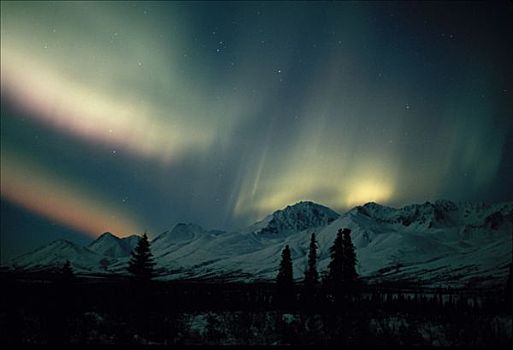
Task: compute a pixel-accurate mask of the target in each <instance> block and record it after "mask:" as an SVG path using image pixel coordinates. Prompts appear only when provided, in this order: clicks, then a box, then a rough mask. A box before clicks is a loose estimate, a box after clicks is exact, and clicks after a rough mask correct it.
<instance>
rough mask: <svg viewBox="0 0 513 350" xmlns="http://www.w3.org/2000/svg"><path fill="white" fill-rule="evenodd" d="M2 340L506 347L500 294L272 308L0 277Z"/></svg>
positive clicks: (253, 287)
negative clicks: (0, 291)
mask: <svg viewBox="0 0 513 350" xmlns="http://www.w3.org/2000/svg"><path fill="white" fill-rule="evenodd" d="M1 289H2V297H1V305H0V330H1V333H0V342H1V343H3V344H5V343H10V344H13V343H92V344H98V343H101V344H129V343H138V344H239V345H257V344H259V345H281V344H319V345H329V344H346V345H440V346H446V345H475V346H480V345H508V344H511V339H512V335H511V333H512V331H511V328H512V316H511V304H510V301H509V300H507V298H506V297H505V294H504V290H503V289H501V288H496V289H492V290H473V291H471V290H447V289H444V290H442V289H437V290H418V289H414V288H410V287H400V286H397V285H396V286H383V285H380V286H376V285H374V286H368V285H367V286H361V287H359V289H358V291H357V292H355V293H353V294H352V295H349V296H345V297H344V298H340V299H339V300H337V299H336V298H334V297H333V296H331V295H325V294H323V292H322V290H321V289H320V290H318V291H317V293H316V295H315V296H312V297H308V298H307V297H306V296H305V295H304V293H302V289H301V286H300V285H298V286H296V290H295V293H294V297H291V298H289V299H288V300H287V302H281V303H278V302H277V301H276V298H275V292H276V290H275V285H274V284H272V283H260V284H237V283H221V282H216V283H214V282H212V283H206V282H199V281H174V282H152V283H150V284H146V285H142V286H141V285H140V284H134V283H133V282H131V281H129V280H126V279H123V278H119V279H104V278H103V279H91V278H80V277H76V278H74V279H73V280H72V281H69V280H65V281H64V280H61V279H59V278H55V277H54V276H50V275H49V276H43V275H40V274H39V275H38V278H35V276H34V275H24V276H21V275H12V274H2V278H1Z"/></svg>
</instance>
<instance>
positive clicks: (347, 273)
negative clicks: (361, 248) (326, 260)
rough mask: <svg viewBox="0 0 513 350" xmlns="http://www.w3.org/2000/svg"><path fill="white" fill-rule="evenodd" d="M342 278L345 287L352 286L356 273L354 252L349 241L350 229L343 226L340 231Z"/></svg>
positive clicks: (356, 276)
mask: <svg viewBox="0 0 513 350" xmlns="http://www.w3.org/2000/svg"><path fill="white" fill-rule="evenodd" d="M342 250H343V259H342V261H343V263H342V265H343V266H342V279H343V281H344V285H345V286H346V289H348V288H351V289H352V288H353V287H354V284H355V281H356V279H357V278H358V274H357V273H356V253H355V249H354V245H353V242H352V241H351V230H350V229H348V228H345V229H344V230H343V231H342Z"/></svg>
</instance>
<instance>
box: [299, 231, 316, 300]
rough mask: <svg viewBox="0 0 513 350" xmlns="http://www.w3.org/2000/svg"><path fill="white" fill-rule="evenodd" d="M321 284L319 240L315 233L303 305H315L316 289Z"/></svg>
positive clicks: (305, 282) (306, 273) (311, 245)
mask: <svg viewBox="0 0 513 350" xmlns="http://www.w3.org/2000/svg"><path fill="white" fill-rule="evenodd" d="M318 284H319V273H318V272H317V241H316V240H315V233H312V237H311V238H310V249H309V252H308V267H307V269H306V271H305V281H304V285H303V294H302V299H303V300H302V301H303V306H304V307H307V308H310V307H312V306H314V305H313V304H314V301H315V296H316V289H317V285H318Z"/></svg>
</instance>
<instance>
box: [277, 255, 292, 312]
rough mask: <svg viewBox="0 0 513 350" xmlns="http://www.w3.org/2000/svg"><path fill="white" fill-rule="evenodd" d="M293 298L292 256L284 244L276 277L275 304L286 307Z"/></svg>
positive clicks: (290, 303)
mask: <svg viewBox="0 0 513 350" xmlns="http://www.w3.org/2000/svg"><path fill="white" fill-rule="evenodd" d="M293 299H294V280H293V272H292V258H291V255H290V249H289V246H288V245H286V246H285V248H284V249H283V251H282V253H281V262H280V269H279V271H278V276H277V277H276V305H277V306H278V307H282V308H288V307H290V306H291V305H292V302H293Z"/></svg>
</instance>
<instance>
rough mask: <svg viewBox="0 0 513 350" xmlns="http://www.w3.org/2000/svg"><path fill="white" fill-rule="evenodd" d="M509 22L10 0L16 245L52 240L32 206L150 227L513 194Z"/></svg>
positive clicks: (344, 11) (420, 9)
mask: <svg viewBox="0 0 513 350" xmlns="http://www.w3.org/2000/svg"><path fill="white" fill-rule="evenodd" d="M511 23H513V9H512V6H511V4H508V3H494V4H489V3H486V2H482V3H480V2H470V3H464V2H457V3H442V2H433V3H431V2H425V3H424V2H419V3H411V2H390V3H389V2H315V3H314V2H311V3H310V2H307V3H299V2H298V3H294V2H286V3H281V2H204V3H202V2H183V3H182V2H39V1H38V2H2V3H1V89H2V91H1V98H2V110H1V198H2V221H4V220H6V222H8V224H6V226H2V242H3V243H2V254H3V255H6V256H9V255H11V254H14V253H19V252H20V251H21V249H20V248H19V247H20V246H24V247H33V246H34V245H39V244H40V243H41V242H47V241H48V240H50V237H51V238H55V235H53V236H52V234H50V233H49V231H50V230H51V229H52V226H51V225H50V226H45V227H46V228H45V229H44V230H42V231H41V232H38V233H37V234H31V235H30V237H29V236H28V234H27V232H26V229H27V226H26V224H25V225H22V223H20V222H19V221H20V220H19V219H16V218H15V217H14V216H12V213H13V212H14V211H19V210H21V211H23V212H26V213H27V215H33V216H34V217H40V218H44V220H47V221H48V222H51V223H54V224H56V225H58V226H59V227H61V230H60V231H59V232H65V229H67V228H69V229H70V230H71V231H74V232H78V233H83V234H86V235H89V236H90V237H94V236H98V235H99V234H101V233H102V232H104V231H111V232H114V233H116V234H117V235H120V236H125V235H128V234H133V233H140V232H141V231H143V230H148V232H149V233H150V236H153V235H155V234H158V233H160V232H162V231H164V230H166V229H169V228H170V227H172V226H173V225H174V224H175V223H177V222H195V223H198V224H201V225H204V226H205V227H209V228H220V229H236V228H238V227H240V226H243V225H246V224H249V223H252V222H254V221H256V220H259V219H261V218H262V217H263V216H264V215H266V214H268V213H271V212H272V211H274V210H276V209H280V208H282V207H284V206H286V205H288V204H292V203H295V202H297V201H300V200H312V201H316V202H319V203H321V204H324V205H327V206H329V207H331V208H333V209H335V210H339V211H344V210H346V209H348V208H351V207H352V206H355V205H359V204H364V203H366V202H368V201H376V202H379V203H382V204H388V205H392V206H400V205H404V204H410V203H414V202H425V201H427V200H430V201H431V200H436V199H439V198H446V199H451V200H472V201H476V200H477V201H498V200H511V199H512V198H513V186H511V183H510V182H511V178H513V176H512V175H513V157H512V153H511V150H513V141H512V138H513V131H512V130H513V118H512V115H513V65H512V64H511V62H513V40H512V39H511V38H513V27H512V26H511ZM63 229H64V230H63ZM45 230H46V231H45ZM62 235H65V233H62Z"/></svg>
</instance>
